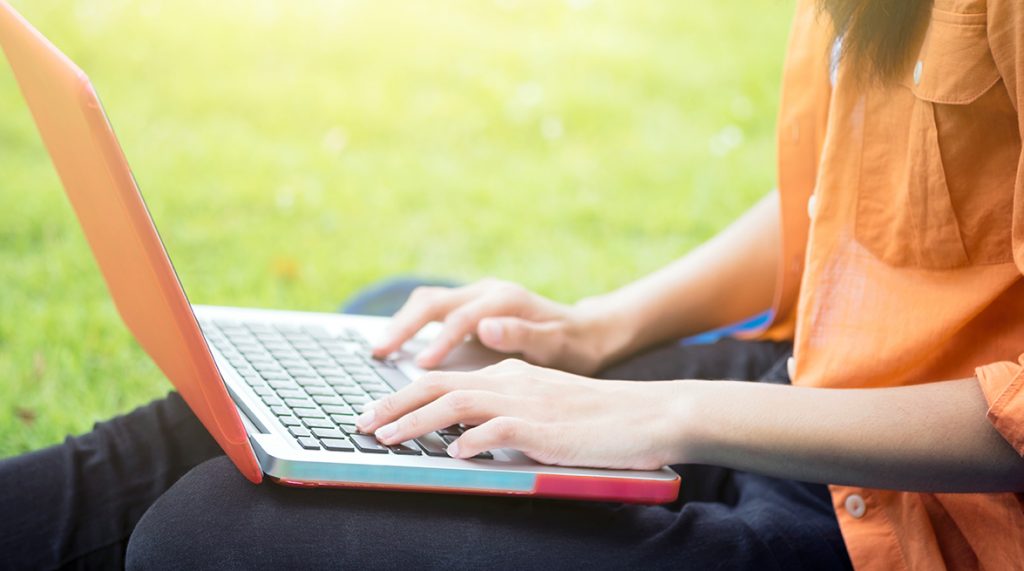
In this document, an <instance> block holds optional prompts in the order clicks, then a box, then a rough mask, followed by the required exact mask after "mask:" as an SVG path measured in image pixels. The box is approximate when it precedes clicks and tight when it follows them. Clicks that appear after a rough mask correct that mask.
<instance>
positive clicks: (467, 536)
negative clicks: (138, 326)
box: [128, 458, 845, 569]
mask: <svg viewBox="0 0 1024 571" xmlns="http://www.w3.org/2000/svg"><path fill="white" fill-rule="evenodd" d="M749 478H750V479H749V480H745V481H743V483H742V484H741V485H740V493H739V496H738V498H737V501H736V502H735V503H733V504H727V503H720V502H690V503H687V504H684V505H683V506H681V507H679V508H678V509H673V508H666V507H660V506H631V505H615V504H598V503H584V502H567V501H552V500H530V499H506V498H487V497H475V496H454V495H433V494H411V493H386V492H373V491H354V490H305V489H292V488H285V487H283V486H278V485H275V484H270V483H267V484H263V485H259V486H253V485H251V484H249V483H248V482H246V481H245V480H244V479H243V478H242V477H241V476H240V475H239V474H238V473H237V471H236V470H235V469H234V467H233V466H232V465H231V464H230V462H228V461H227V459H225V458H218V459H214V460H210V461H208V462H206V463H204V464H202V465H200V466H199V467H197V468H195V469H194V470H193V471H192V472H190V473H189V474H188V475H186V476H185V477H184V478H182V479H181V480H180V481H179V482H178V483H177V484H175V485H174V486H173V487H172V488H171V489H170V490H169V491H168V492H167V493H166V494H164V496H163V497H161V498H160V499H159V500H158V501H157V503H156V504H154V506H153V507H152V508H151V509H150V510H149V512H147V514H146V515H145V516H144V517H143V519H142V521H141V522H140V523H139V526H138V528H137V529H136V532H135V534H134V535H133V537H132V540H131V543H130V545H129V549H128V566H129V567H130V568H137V569H149V568H161V569H168V568H171V569H193V568H203V567H210V566H214V565H216V566H217V567H218V568H222V569H232V568H234V569H271V568H281V567H302V568H314V569H315V568H353V569H358V568H363V569H365V568H368V567H374V568H400V567H413V568H434V569H442V568H443V569H451V568H457V569H462V568H492V569H500V568H505V569H524V568H525V569H531V568H540V567H553V568H594V567H598V568H608V567H641V566H642V567H643V568H655V569H657V568H668V567H674V568H678V567H680V566H683V567H691V568H704V567H708V566H712V565H715V566H718V565H722V566H726V567H730V568H739V567H757V568H767V569H771V568H779V569H783V568H785V569H791V568H801V567H815V568H830V567H831V568H841V567H842V566H843V562H844V558H845V555H844V554H843V550H842V539H841V537H840V536H839V535H838V530H837V529H835V524H834V518H831V516H830V513H828V510H827V505H825V506H823V505H822V504H821V501H822V499H821V498H820V497H818V496H816V495H815V494H813V493H811V492H810V491H808V490H807V489H806V488H805V487H803V486H801V485H796V484H792V483H791V484H792V485H788V486H786V485H784V486H781V487H780V486H778V485H776V484H777V482H769V481H768V479H763V478H760V477H756V476H749Z"/></svg>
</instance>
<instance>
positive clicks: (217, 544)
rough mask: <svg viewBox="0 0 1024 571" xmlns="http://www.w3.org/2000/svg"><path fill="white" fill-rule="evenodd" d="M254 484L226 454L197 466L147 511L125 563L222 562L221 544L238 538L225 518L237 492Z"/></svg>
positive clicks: (192, 565) (184, 565) (186, 565)
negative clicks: (251, 483) (242, 475)
mask: <svg viewBox="0 0 1024 571" xmlns="http://www.w3.org/2000/svg"><path fill="white" fill-rule="evenodd" d="M252 487H254V486H251V485H249V484H248V483H247V482H246V481H245V480H244V479H243V478H242V477H241V476H240V475H239V474H238V471H237V470H235V469H234V467H233V466H232V465H231V462H230V461H229V460H228V459H227V458H226V457H223V456H221V457H218V458H214V459H213V460H209V461H207V462H204V463H203V464H200V465H199V466H197V467H195V468H193V469H192V470H191V471H190V472H189V473H187V474H186V475H185V476H183V477H182V478H181V479H180V480H178V481H177V482H176V483H175V484H174V485H173V486H171V488H170V489H169V490H168V491H167V492H165V493H164V494H163V495H162V496H161V497H160V498H159V499H158V500H157V501H156V502H155V503H154V504H153V505H152V506H150V508H149V510H147V511H146V513H145V514H144V515H143V516H142V519H141V520H140V521H139V523H138V525H137V526H136V527H135V530H134V531H133V532H132V536H131V540H130V541H129V543H128V552H127V555H126V567H127V568H128V569H196V568H205V567H210V566H213V565H216V566H218V567H223V566H224V565H223V563H224V560H223V559H221V558H220V556H219V549H222V548H223V547H224V546H225V545H235V544H237V541H236V540H237V539H239V538H236V539H232V538H230V537H228V535H230V533H232V528H231V527H230V526H223V525H222V524H223V520H222V519H220V518H222V517H223V516H224V515H225V514H227V513H229V511H230V507H231V505H232V504H233V503H234V502H236V501H239V500H238V498H236V497H235V496H238V495H239V494H244V493H246V492H247V488H252ZM235 505H237V504H235ZM215 516H216V517H215ZM228 566H230V564H229V565H228Z"/></svg>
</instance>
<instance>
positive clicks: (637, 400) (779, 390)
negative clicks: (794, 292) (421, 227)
mask: <svg viewBox="0 0 1024 571" xmlns="http://www.w3.org/2000/svg"><path fill="white" fill-rule="evenodd" d="M368 410H369V412H367V413H366V414H364V415H363V416H362V417H360V418H359V419H358V420H357V423H358V424H359V426H360V428H362V429H363V430H366V431H376V434H377V437H378V438H380V439H381V440H382V441H383V442H385V443H393V442H403V441H405V440H408V439H409V438H414V437H416V436H419V435H420V434H424V433H426V432H430V431H432V430H437V429H439V428H443V427H445V426H450V425H452V424H456V423H458V422H465V423H467V424H471V425H479V426H476V427H475V428H472V429H470V430H468V431H466V433H465V434H464V435H463V436H462V437H461V438H459V439H458V440H457V441H456V443H455V444H454V445H453V447H454V449H453V448H450V449H449V452H450V453H451V454H452V455H454V456H457V457H460V458H468V457H472V456H474V455H475V454H477V453H479V452H482V451H484V450H490V449H494V448H516V449H518V450H522V451H523V452H524V453H526V454H527V455H529V456H530V457H532V458H534V459H535V460H538V461H540V462H544V463H548V464H563V465H574V466H594V467H607V468H637V469H652V468H657V467H660V466H663V465H666V464H679V463H698V464H711V465H718V466H726V467H730V468H735V469H739V470H746V471H752V472H758V473H762V474H767V475H770V476H776V477H779V478H786V479H795V480H803V481H808V482H820V483H829V484H847V485H856V486H864V487H869V488H888V489H897V490H908V491H925V492H1024V459H1022V458H1021V456H1020V455H1018V454H1017V452H1016V451H1015V450H1014V449H1013V448H1012V447H1011V446H1010V445H1009V443H1008V442H1007V441H1006V440H1005V439H1003V438H1002V436H1000V434H999V433H998V432H997V431H996V430H995V428H993V426H992V425H991V423H990V422H989V421H988V419H987V418H986V410H987V404H986V402H985V398H984V396H983V395H982V393H981V389H980V387H979V385H978V381H977V379H965V380H959V381H947V382H941V383H929V384H924V385H916V386H910V387H895V388H880V389H821V388H809V387H793V386H784V385H771V384H761V383H744V382H731V381H662V382H645V383H637V382H630V381H596V380H593V379H587V378H584V377H579V376H576V375H571V374H569V373H564V372H561V371H554V370H551V369H545V368H542V367H537V366H534V365H529V364H527V363H523V362H521V361H506V362H504V363H501V364H499V365H495V366H493V367H488V368H486V369H483V370H480V371H475V372H470V373H431V374H430V375H428V376H426V377H424V378H423V379H421V380H420V381H417V382H415V383H412V384H410V385H409V386H407V387H406V388H404V389H402V390H401V391H399V392H398V393H395V394H394V395H391V396H388V397H386V398H385V399H382V400H381V401H379V402H377V403H374V404H373V405H371V406H370V407H369V409H368ZM595 434H616V435H617V437H616V438H613V439H608V438H595V437H594V435H595Z"/></svg>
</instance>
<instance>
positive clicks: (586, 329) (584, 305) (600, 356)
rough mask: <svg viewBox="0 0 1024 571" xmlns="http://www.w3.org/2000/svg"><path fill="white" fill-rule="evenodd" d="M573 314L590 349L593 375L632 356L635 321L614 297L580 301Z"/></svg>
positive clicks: (601, 296)
mask: <svg viewBox="0 0 1024 571" xmlns="http://www.w3.org/2000/svg"><path fill="white" fill-rule="evenodd" d="M572 310H573V312H574V313H575V314H576V319H575V321H576V322H577V324H578V327H579V329H580V331H582V332H583V336H584V337H585V339H586V344H587V345H588V346H589V348H590V352H591V356H592V361H593V362H594V366H593V369H594V371H600V370H602V369H605V368H607V367H608V366H610V365H612V364H614V363H615V362H617V361H618V360H620V359H622V358H623V357H625V356H627V355H629V354H630V353H631V352H632V346H633V340H634V339H635V338H636V323H635V322H636V319H635V317H634V316H633V315H632V314H631V313H630V312H629V311H626V310H625V309H624V308H623V306H622V304H621V303H618V302H617V301H616V300H615V299H614V297H613V296H611V295H600V296H593V297H588V298H584V299H581V300H580V301H578V302H576V304H574V305H573V306H572Z"/></svg>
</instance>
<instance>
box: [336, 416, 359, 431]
mask: <svg viewBox="0 0 1024 571" xmlns="http://www.w3.org/2000/svg"><path fill="white" fill-rule="evenodd" d="M331 419H332V420H334V417H333V416H332V417H331ZM334 422H338V421H337V420H335V421H334ZM338 427H339V428H341V429H342V430H344V431H345V432H347V433H349V434H355V433H357V432H359V430H357V429H356V425H355V423H352V422H338Z"/></svg>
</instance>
